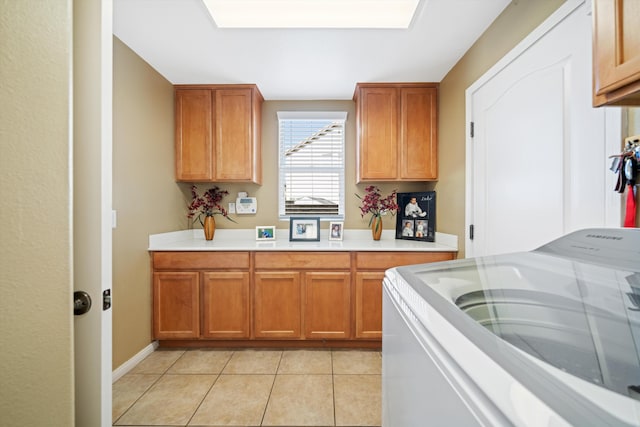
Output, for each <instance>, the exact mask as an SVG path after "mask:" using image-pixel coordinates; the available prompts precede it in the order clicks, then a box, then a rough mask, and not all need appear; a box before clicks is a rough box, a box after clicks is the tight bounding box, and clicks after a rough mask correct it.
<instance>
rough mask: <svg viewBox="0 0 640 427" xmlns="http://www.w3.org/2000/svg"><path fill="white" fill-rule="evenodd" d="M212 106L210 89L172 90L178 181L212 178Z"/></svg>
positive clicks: (207, 179)
mask: <svg viewBox="0 0 640 427" xmlns="http://www.w3.org/2000/svg"><path fill="white" fill-rule="evenodd" d="M212 108H213V102H212V91H211V90H209V89H179V90H176V93H175V109H176V111H175V114H176V121H175V123H176V130H175V131H176V141H175V150H176V153H175V155H176V179H177V180H178V181H198V180H201V181H211V180H212V179H213V176H214V173H213V172H214V171H213V123H212V122H213V115H212V111H211V110H212Z"/></svg>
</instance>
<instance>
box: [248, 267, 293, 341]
mask: <svg viewBox="0 0 640 427" xmlns="http://www.w3.org/2000/svg"><path fill="white" fill-rule="evenodd" d="M254 279H255V288H254V292H255V296H254V318H253V319H254V332H253V334H254V336H255V337H256V338H296V339H298V338H300V337H301V330H302V328H301V324H302V322H301V305H300V302H301V298H300V296H301V288H300V273H297V272H256V273H255V275H254Z"/></svg>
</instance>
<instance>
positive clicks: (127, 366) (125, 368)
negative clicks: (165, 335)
mask: <svg viewBox="0 0 640 427" xmlns="http://www.w3.org/2000/svg"><path fill="white" fill-rule="evenodd" d="M157 348H158V341H153V342H152V343H151V344H149V345H148V346H146V347H145V348H143V349H142V350H140V351H139V352H138V353H137V354H136V355H134V356H133V357H132V358H131V359H129V360H127V361H126V362H124V363H123V364H122V365H120V366H118V367H117V368H116V369H115V370H114V371H113V372H112V373H111V382H112V383H115V382H116V381H118V380H119V379H120V378H122V377H123V376H124V375H125V374H127V373H128V372H129V371H131V370H132V369H133V368H135V367H136V365H138V363H140V362H142V361H143V360H144V358H145V357H147V356H149V355H150V354H151V353H153V352H154V351H156V349H157Z"/></svg>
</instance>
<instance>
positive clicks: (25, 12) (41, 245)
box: [0, 0, 74, 427]
mask: <svg viewBox="0 0 640 427" xmlns="http://www.w3.org/2000/svg"><path fill="white" fill-rule="evenodd" d="M71 13H72V12H71V2H70V1H68V0H49V1H46V2H42V1H40V0H21V1H15V0H0V40H2V42H1V46H2V47H1V48H0V81H1V82H2V83H1V84H0V99H2V103H0V135H1V136H0V141H1V142H0V144H1V145H0V147H1V148H0V150H1V152H0V171H2V172H1V173H2V181H1V184H0V199H1V200H2V208H1V209H0V242H2V243H1V244H0V326H1V327H2V332H1V333H0V348H2V351H1V352H0V384H1V386H0V425H3V426H45V425H46V426H61V427H62V426H64V427H67V426H71V425H73V424H74V420H73V416H74V409H73V333H72V321H73V318H72V306H71V290H72V267H71V261H72V260H71V246H72V244H71V192H70V188H71V182H70V170H71V165H70V147H71V142H70V141H71V130H70V128H69V125H70V118H69V106H70V94H71V46H72V33H71Z"/></svg>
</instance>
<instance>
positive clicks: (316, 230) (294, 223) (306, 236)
mask: <svg viewBox="0 0 640 427" xmlns="http://www.w3.org/2000/svg"><path fill="white" fill-rule="evenodd" d="M319 240H320V218H319V217H291V218H289V241H290V242H317V241H319Z"/></svg>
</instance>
